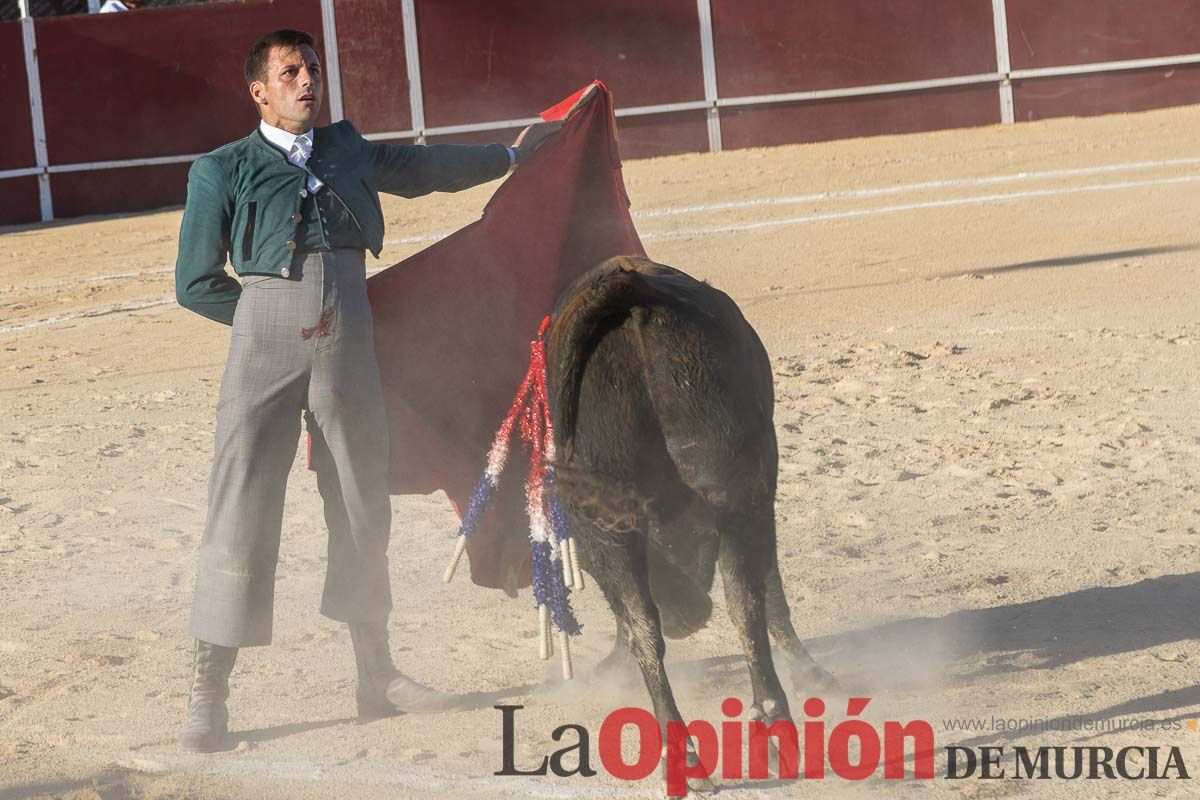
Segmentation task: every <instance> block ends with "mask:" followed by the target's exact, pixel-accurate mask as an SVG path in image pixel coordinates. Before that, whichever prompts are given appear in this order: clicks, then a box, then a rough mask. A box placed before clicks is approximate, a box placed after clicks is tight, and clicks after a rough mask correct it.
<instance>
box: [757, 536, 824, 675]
mask: <svg viewBox="0 0 1200 800" xmlns="http://www.w3.org/2000/svg"><path fill="white" fill-rule="evenodd" d="M767 627H768V628H769V629H770V631H771V638H772V639H774V640H775V644H776V645H777V646H778V647H780V648H781V649H782V650H783V652H784V653H786V654H787V658H788V667H789V669H790V670H791V673H792V691H794V692H795V693H796V694H797V695H803V694H805V693H806V692H807V693H812V692H813V690H814V689H815V690H817V691H829V690H838V691H840V690H841V686H840V685H839V684H838V681H837V678H835V677H833V675H831V674H830V673H828V672H826V671H825V670H824V669H822V668H821V665H820V664H818V663H817V662H816V661H815V660H814V659H813V657H812V656H810V655H809V654H808V651H807V650H805V649H804V645H803V644H802V643H801V642H800V637H799V636H797V635H796V629H795V628H794V627H792V612H791V609H789V608H788V601H787V595H785V594H784V592H783V579H782V578H781V577H780V575H779V562H778V561H777V560H776V559H775V558H772V559H771V566H770V568H769V569H768V570H767Z"/></svg>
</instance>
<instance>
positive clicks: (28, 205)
mask: <svg viewBox="0 0 1200 800" xmlns="http://www.w3.org/2000/svg"><path fill="white" fill-rule="evenodd" d="M0 108H3V109H4V125H3V135H2V136H0V171H2V170H7V169H22V168H24V167H32V166H33V165H34V164H35V163H37V162H36V160H35V158H34V154H33V122H32V118H31V117H30V116H29V84H28V81H27V80H26V77H25V48H24V47H23V45H22V43H21V25H20V23H17V22H0ZM38 209H39V206H38V188H37V178H35V177H26V178H6V179H0V225H3V224H6V223H7V224H12V223H19V222H33V221H34V220H37V219H41V216H40V212H39V210H38Z"/></svg>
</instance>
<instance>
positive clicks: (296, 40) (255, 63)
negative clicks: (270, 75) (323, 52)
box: [246, 28, 317, 86]
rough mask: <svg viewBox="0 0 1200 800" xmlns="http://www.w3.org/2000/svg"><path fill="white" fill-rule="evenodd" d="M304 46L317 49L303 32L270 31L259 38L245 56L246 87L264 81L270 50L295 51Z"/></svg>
mask: <svg viewBox="0 0 1200 800" xmlns="http://www.w3.org/2000/svg"><path fill="white" fill-rule="evenodd" d="M305 44H306V45H308V46H309V47H311V48H313V49H314V50H316V49H317V46H316V43H315V42H314V41H313V37H311V36H309V35H308V34H307V33H305V32H304V31H295V30H292V29H291V28H283V29H282V30H278V31H271V32H270V33H268V34H267V35H266V36H263V37H261V38H260V39H259V40H258V41H257V42H255V43H254V44H253V45H251V47H250V54H249V55H248V56H246V85H247V86H249V85H250V84H252V83H254V82H255V81H261V80H265V79H266V72H267V60H268V59H270V57H271V48H273V47H282V48H284V49H286V50H295V49H296V48H297V47H300V46H301V45H305Z"/></svg>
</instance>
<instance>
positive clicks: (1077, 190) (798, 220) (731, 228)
mask: <svg viewBox="0 0 1200 800" xmlns="http://www.w3.org/2000/svg"><path fill="white" fill-rule="evenodd" d="M1195 181H1200V175H1184V176H1182V177H1178V178H1155V179H1153V180H1145V181H1124V182H1121V183H1099V184H1094V185H1092V186H1073V187H1070V188H1066V189H1033V190H1030V191H1028V192H1006V193H1003V194H988V195H982V196H980V197H958V198H954V199H951V200H928V201H926V202H923V203H904V204H902V205H895V206H882V207H879V208H861V209H857V210H853V211H833V212H829V213H826V214H809V215H806V216H803V217H787V218H785V219H771V220H763V221H760V222H745V223H740V224H736V225H716V226H711V227H705V228H690V229H684V230H678V231H661V232H658V233H646V234H642V236H641V238H642V239H643V240H655V239H685V238H689V237H692V236H710V235H712V234H715V233H740V232H742V231H754V230H762V229H764V228H779V227H784V226H788V225H803V224H805V223H809V222H825V221H827V220H835V219H852V218H854V217H869V216H875V215H876V214H894V213H897V212H900V211H918V210H922V209H928V208H950V207H952V206H971V205H982V204H984V203H1003V202H1010V201H1013V200H1029V199H1033V198H1039V197H1055V196H1058V195H1066V194H1082V193H1084V192H1110V191H1116V190H1118V189H1137V188H1140V187H1144V186H1169V185H1172V184H1180V183H1192V182H1195Z"/></svg>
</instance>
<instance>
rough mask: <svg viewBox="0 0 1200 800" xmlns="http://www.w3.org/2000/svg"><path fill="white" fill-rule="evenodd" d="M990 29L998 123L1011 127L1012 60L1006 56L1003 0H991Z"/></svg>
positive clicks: (1006, 44)
mask: <svg viewBox="0 0 1200 800" xmlns="http://www.w3.org/2000/svg"><path fill="white" fill-rule="evenodd" d="M992 27H993V28H994V29H995V31H996V71H997V72H999V73H1000V122H1002V123H1003V124H1005V125H1012V124H1013V122H1014V120H1015V116H1014V112H1013V90H1012V75H1011V73H1012V60H1011V59H1010V58H1009V55H1008V9H1007V7H1006V6H1005V5H1004V0H992Z"/></svg>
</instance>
